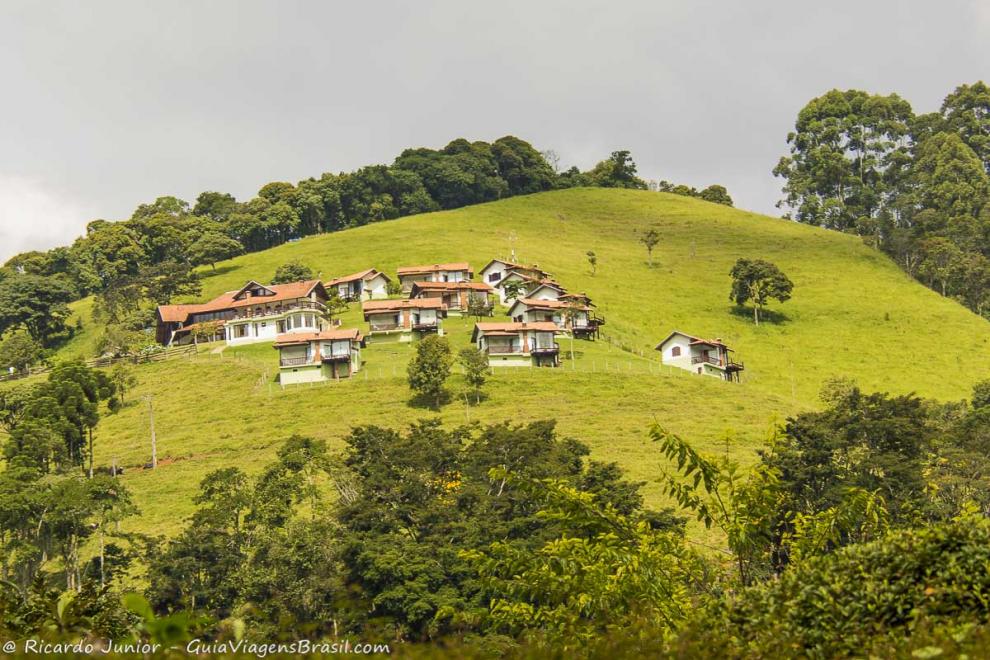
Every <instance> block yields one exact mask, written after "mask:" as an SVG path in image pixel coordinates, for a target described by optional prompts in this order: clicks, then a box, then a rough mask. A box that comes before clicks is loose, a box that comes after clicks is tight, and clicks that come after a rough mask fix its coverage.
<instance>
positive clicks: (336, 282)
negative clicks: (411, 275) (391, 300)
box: [324, 268, 392, 301]
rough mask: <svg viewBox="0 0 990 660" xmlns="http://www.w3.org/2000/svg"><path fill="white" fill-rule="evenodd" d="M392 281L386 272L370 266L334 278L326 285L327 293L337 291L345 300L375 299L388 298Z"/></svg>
mask: <svg viewBox="0 0 990 660" xmlns="http://www.w3.org/2000/svg"><path fill="white" fill-rule="evenodd" d="M391 281H392V280H391V278H389V276H388V275H386V274H385V273H383V272H381V271H379V270H377V269H375V268H369V269H367V270H362V271H360V272H357V273H351V274H350V275H344V276H343V277H337V278H334V279H332V280H330V281H329V282H326V283H325V284H324V286H325V287H326V289H327V293H330V294H333V292H334V291H336V292H337V295H339V296H340V297H341V298H343V299H344V300H348V301H355V300H375V299H380V298H388V285H389V282H391Z"/></svg>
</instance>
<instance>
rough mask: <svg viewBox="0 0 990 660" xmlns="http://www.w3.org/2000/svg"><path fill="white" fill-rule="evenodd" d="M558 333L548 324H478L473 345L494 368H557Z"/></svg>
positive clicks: (558, 354) (474, 331) (475, 325)
mask: <svg viewBox="0 0 990 660" xmlns="http://www.w3.org/2000/svg"><path fill="white" fill-rule="evenodd" d="M557 330H558V328H557V325H556V324H554V323H549V322H541V323H517V322H512V323H475V324H474V330H473V332H472V333H471V341H472V342H473V343H474V345H475V346H477V347H478V349H479V350H482V351H484V352H485V353H486V354H487V355H488V364H489V366H492V367H556V366H558V365H559V364H560V361H559V357H560V346H559V345H558V344H557V341H556V333H557Z"/></svg>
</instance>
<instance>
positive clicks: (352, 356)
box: [274, 329, 364, 385]
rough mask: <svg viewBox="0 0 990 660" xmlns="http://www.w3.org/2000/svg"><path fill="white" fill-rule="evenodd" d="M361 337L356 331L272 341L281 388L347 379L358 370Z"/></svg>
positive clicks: (297, 335)
mask: <svg viewBox="0 0 990 660" xmlns="http://www.w3.org/2000/svg"><path fill="white" fill-rule="evenodd" d="M363 345H364V337H362V336H361V333H360V331H358V330H356V329H350V330H340V329H338V330H323V331H321V332H307V333H302V332H299V333H287V334H284V335H279V336H278V337H276V339H275V343H274V346H275V348H276V349H277V350H278V353H279V359H278V369H279V382H280V383H281V384H282V385H293V384H296V383H312V382H316V381H321V380H335V379H338V378H349V377H350V376H352V375H353V374H355V373H356V372H357V371H359V370H360V369H361V347H362V346H363Z"/></svg>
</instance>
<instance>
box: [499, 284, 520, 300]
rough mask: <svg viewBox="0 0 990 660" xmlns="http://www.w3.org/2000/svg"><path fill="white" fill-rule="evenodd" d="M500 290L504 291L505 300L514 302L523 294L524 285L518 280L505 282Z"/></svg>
mask: <svg viewBox="0 0 990 660" xmlns="http://www.w3.org/2000/svg"><path fill="white" fill-rule="evenodd" d="M502 289H503V290H504V291H505V299H506V300H515V299H516V298H518V297H519V295H520V294H522V293H523V289H525V285H524V284H523V283H522V282H520V281H519V280H512V281H511V282H506V283H505V284H503V285H502Z"/></svg>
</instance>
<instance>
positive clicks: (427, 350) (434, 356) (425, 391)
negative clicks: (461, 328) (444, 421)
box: [407, 335, 453, 408]
mask: <svg viewBox="0 0 990 660" xmlns="http://www.w3.org/2000/svg"><path fill="white" fill-rule="evenodd" d="M452 361H453V358H452V355H451V351H450V344H449V343H448V342H447V339H446V338H445V337H438V336H437V335H429V336H428V337H426V338H425V339H423V340H422V341H421V342H419V343H418V344H416V355H415V357H413V359H412V360H410V361H409V366H408V368H407V374H408V377H409V387H410V388H411V389H412V390H413V391H414V392H416V393H417V394H418V395H420V396H422V397H423V398H426V399H432V400H433V403H434V407H435V408H439V407H440V404H441V403H442V401H443V395H444V383H446V382H447V378H448V377H449V376H450V365H451V362H452Z"/></svg>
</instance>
